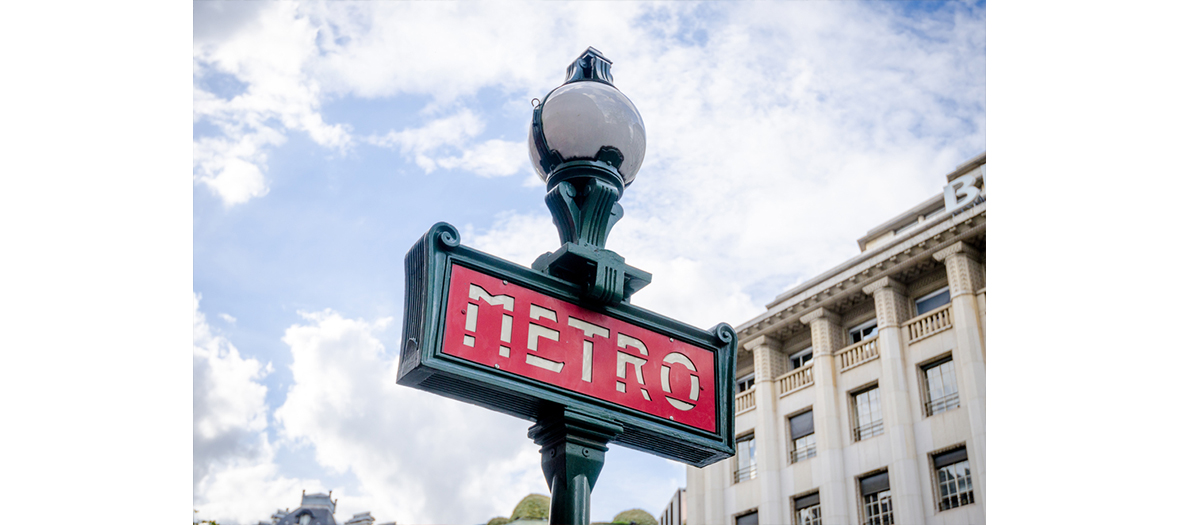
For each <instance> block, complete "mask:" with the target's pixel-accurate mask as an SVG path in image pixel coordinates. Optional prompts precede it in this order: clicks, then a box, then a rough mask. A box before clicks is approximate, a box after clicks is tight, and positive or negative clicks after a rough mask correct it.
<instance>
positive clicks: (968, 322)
mask: <svg viewBox="0 0 1180 525" xmlns="http://www.w3.org/2000/svg"><path fill="white" fill-rule="evenodd" d="M934 258H935V259H936V260H939V261H942V262H943V264H945V265H946V276H947V281H948V282H949V283H950V284H949V287H950V291H951V318H952V322H953V323H954V327H955V349H954V350H953V351H952V354H951V355H952V358H953V359H954V360H955V375H956V377H955V380H956V381H957V382H958V383H959V405H960V406H962V407H965V408H966V409H967V420H968V421H969V422H970V425H971V438H970V440H969V442H968V443H967V453H968V459H969V460H970V462H971V478H972V480H971V481H972V484H973V486H974V487H975V501H976V503H978V504H980V505H981V506H982V505H984V500H985V497H986V487H987V485H986V483H985V480H986V478H987V457H986V451H987V447H986V434H985V432H984V427H985V426H986V422H987V420H986V412H987V404H986V399H987V398H986V394H987V392H986V389H987V374H986V370H985V367H984V359H985V357H986V353H985V349H984V346H983V330H982V328H981V323H980V319H979V303H978V301H977V300H976V297H975V292H976V291H977V290H979V289H981V288H983V287H984V286H986V283H985V282H984V272H983V265H982V264H981V260H982V257H981V256H980V254H979V252H977V251H976V250H975V249H973V248H971V247H970V246H968V245H966V244H963V242H962V241H959V242H956V243H954V244H952V245H950V246H948V247H946V248H943V249H942V250H939V251H937V252H935V253H934Z"/></svg>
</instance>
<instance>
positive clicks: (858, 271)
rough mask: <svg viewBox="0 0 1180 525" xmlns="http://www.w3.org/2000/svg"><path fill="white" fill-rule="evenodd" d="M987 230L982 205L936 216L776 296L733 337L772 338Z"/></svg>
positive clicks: (739, 327) (984, 203) (984, 204)
mask: <svg viewBox="0 0 1180 525" xmlns="http://www.w3.org/2000/svg"><path fill="white" fill-rule="evenodd" d="M986 227H987V202H986V201H984V202H981V203H979V204H977V205H975V206H973V207H971V208H968V209H966V210H963V211H962V212H959V213H957V214H953V215H952V214H940V215H939V216H937V217H936V218H932V219H931V220H929V221H926V222H925V223H923V224H921V225H920V226H919V227H917V228H915V229H913V230H912V231H908V232H906V233H905V234H904V235H900V236H898V237H897V238H895V239H892V240H891V241H890V242H889V243H888V244H886V245H883V246H881V247H879V248H876V249H874V250H872V251H869V252H865V253H862V254H860V255H857V256H856V257H853V258H852V259H849V260H848V261H846V262H844V263H843V264H840V265H839V266H836V267H835V268H833V269H831V270H829V271H827V272H824V273H823V274H821V275H819V276H817V277H815V278H813V279H811V280H809V281H807V282H805V283H803V284H801V285H799V286H796V287H795V288H793V289H791V290H789V291H788V292H786V293H784V294H782V295H780V296H779V297H778V298H776V299H775V301H774V302H772V303H771V304H769V305H767V311H766V312H763V313H762V314H760V315H758V316H757V317H755V318H753V319H751V320H749V321H747V322H745V323H742V324H741V325H739V326H738V327H737V332H738V338H739V340H741V341H745V340H747V339H750V338H753V337H757V336H760V335H772V336H777V334H779V333H780V332H781V331H783V329H785V328H787V327H788V325H791V324H794V323H800V322H801V321H800V319H801V318H802V316H803V315H804V314H807V313H809V312H811V311H813V310H815V309H817V308H821V307H826V308H829V309H834V307H835V306H836V305H838V304H841V303H844V302H847V301H850V300H852V299H854V298H855V297H856V296H857V295H863V294H864V291H863V288H864V287H865V286H867V285H868V284H870V283H871V282H873V281H877V280H879V279H881V278H883V277H891V276H897V275H900V274H902V273H903V272H905V271H907V270H909V269H912V268H914V267H915V266H917V265H918V264H919V263H921V262H923V261H929V260H931V258H932V256H933V254H934V253H935V252H936V251H939V250H942V249H943V248H946V247H948V246H950V245H952V244H954V243H957V242H960V241H962V240H964V239H970V238H973V237H975V236H977V235H980V234H982V233H984V232H985V231H986Z"/></svg>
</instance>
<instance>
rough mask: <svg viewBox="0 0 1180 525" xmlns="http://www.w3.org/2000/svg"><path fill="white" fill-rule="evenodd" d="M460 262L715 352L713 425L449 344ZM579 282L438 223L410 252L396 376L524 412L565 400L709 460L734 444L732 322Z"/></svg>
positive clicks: (660, 445) (678, 454) (690, 460)
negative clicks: (484, 360) (596, 296)
mask: <svg viewBox="0 0 1180 525" xmlns="http://www.w3.org/2000/svg"><path fill="white" fill-rule="evenodd" d="M453 265H459V266H463V267H466V268H469V269H471V270H474V271H476V272H479V273H483V274H487V275H492V276H495V277H496V278H498V279H502V280H504V281H507V282H510V283H512V284H514V285H517V286H521V287H524V288H527V289H530V290H532V291H535V292H537V293H540V294H543V295H546V296H549V297H553V298H556V299H560V300H563V301H566V302H569V303H572V304H575V305H578V306H580V307H582V308H587V309H590V310H594V311H596V312H599V313H602V314H604V315H607V316H609V317H612V318H615V319H617V320H619V321H622V322H625V323H630V324H633V325H636V326H638V327H641V328H644V329H647V330H650V331H653V332H656V333H659V334H662V335H666V336H668V337H671V338H676V339H677V340H680V341H683V342H685V343H688V344H691V345H693V346H696V347H700V348H703V349H706V350H709V351H711V352H712V353H713V360H714V361H713V370H714V377H713V381H714V384H713V385H711V388H709V389H707V390H706V392H712V395H713V396H715V410H716V419H715V421H716V431H715V432H709V431H706V430H702V429H699V428H694V427H691V426H688V425H686V424H682V423H678V422H676V421H673V420H668V419H664V418H660V417H657V416H654V415H651V414H648V413H645V412H642V411H640V410H637V409H633V408H627V407H623V406H619V405H617V404H615V403H611V402H609V401H604V400H601V399H598V398H595V397H592V396H589V395H585V394H581V393H578V392H573V391H571V390H567V389H564V388H561V387H558V386H555V385H552V384H548V383H545V382H543V381H540V380H536V379H531V378H527V377H522V376H519V375H514V374H510V373H507V372H505V371H502V370H498V369H494V368H491V367H487V366H484V365H479V364H476V363H473V362H470V361H467V360H464V359H461V358H458V357H455V356H451V355H447V354H444V353H443V336H444V333H445V329H446V326H445V322H446V317H447V315H446V314H447V312H446V309H447V298H448V292H449V286H450V282H451V268H452V266H453ZM581 293H582V291H581V289H580V287H579V286H578V285H575V284H573V283H570V282H567V281H564V280H561V279H557V278H555V277H553V276H550V275H547V274H544V273H541V272H538V271H535V270H533V269H530V268H526V267H524V266H521V265H518V264H515V263H512V262H509V261H506V260H504V259H500V258H498V257H495V256H493V255H490V254H487V253H484V252H481V251H479V250H475V249H473V248H470V247H467V246H463V245H462V244H460V242H459V232H458V230H457V229H455V227H454V226H452V225H450V224H447V223H445V222H440V223H438V224H435V225H434V226H433V227H431V228H430V230H429V231H427V232H426V234H425V235H424V236H423V237H422V238H421V239H420V240H419V241H418V242H417V243H416V244H415V245H414V247H413V248H412V249H411V250H410V251H409V253H407V254H406V305H405V319H404V324H403V326H404V329H403V333H402V349H401V360H400V363H399V367H398V378H397V382H398V384H400V385H404V386H410V387H413V388H417V389H420V390H425V391H429V392H433V393H436V394H439V395H443V396H446V397H449V398H452V399H457V400H460V401H464V402H468V403H473V404H476V405H479V406H482V407H485V408H488V409H491V410H495V411H497V412H502V413H506V414H511V415H514V416H516V417H520V418H522V419H527V420H531V421H538V420H539V419H541V416H542V414H543V413H552V411H553V410H555V409H568V410H573V411H576V412H581V413H584V414H587V415H589V416H593V417H597V418H601V419H605V420H609V421H614V422H616V423H618V424H619V425H620V426H621V427H622V428H623V431H622V432H621V433H620V434H619V435H618V436H617V437H615V438H614V439H613V440H612V442H615V443H618V444H621V445H624V446H627V447H629V448H633V449H637V450H641V451H645V452H649V453H652V454H655V455H657V456H661V457H665V458H669V459H673V460H676V461H681V462H684V463H687V464H689V465H692V466H695V467H704V466H706V465H709V464H712V463H715V462H717V461H719V460H721V459H725V458H728V457H730V456H732V455H733V454H734V450H735V449H734V439H733V429H734V411H733V399H734V388H735V387H734V365H735V362H734V359H735V347H736V345H737V334H736V333H735V332H734V330H733V328H732V327H730V326H729V325H728V324H725V323H721V324H718V325H717V326H714V327H713V328H712V329H710V330H707V331H706V330H701V329H699V328H696V327H693V326H691V325H688V324H685V323H682V322H680V321H676V320H673V319H669V318H667V317H664V316H662V315H659V314H657V313H654V312H651V311H648V310H645V309H643V308H639V307H637V306H633V305H631V304H629V303H627V302H621V303H618V304H614V305H599V304H589V303H587V302H586V301H584V300H583V299H582V295H581Z"/></svg>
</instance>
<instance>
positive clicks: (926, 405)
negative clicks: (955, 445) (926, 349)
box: [918, 353, 962, 417]
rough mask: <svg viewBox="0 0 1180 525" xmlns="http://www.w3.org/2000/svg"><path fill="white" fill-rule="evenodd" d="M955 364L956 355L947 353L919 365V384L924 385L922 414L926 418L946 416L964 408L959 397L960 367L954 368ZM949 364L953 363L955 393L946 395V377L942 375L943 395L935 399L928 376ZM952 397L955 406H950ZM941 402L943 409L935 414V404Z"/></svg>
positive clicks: (952, 374) (952, 376)
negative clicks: (931, 371) (936, 369)
mask: <svg viewBox="0 0 1180 525" xmlns="http://www.w3.org/2000/svg"><path fill="white" fill-rule="evenodd" d="M954 362H955V359H954V355H953V354H951V353H947V354H944V355H942V356H939V357H936V358H934V359H931V360H929V361H927V362H925V363H922V364H919V365H918V379H919V380H920V381H919V383H920V384H921V385H922V414H923V416H924V417H933V416H936V415H938V414H944V413H946V412H950V411H951V410H956V409H958V408H959V407H961V406H962V399H961V398H960V397H959V375H958V372H957V369H958V367H956V366H954ZM947 363H951V371H950V372H951V373H950V377H951V379H952V380H953V381H954V387H955V391H954V393H953V394H946V393H945V392H946V381H945V376H944V375H942V374H940V376H941V377H942V379H943V386H942V391H943V395H942V396H941V397H939V398H938V399H934V391H933V390H932V389H931V388H930V376H929V375H928V372H929V371H930V370H933V369H935V368H938V367H941V366H943V365H945V364H947ZM951 397H953V398H954V399H953V402H954V404H955V405H954V406H949V404H950V403H951V402H952V400H951V399H950V398H951ZM939 402H942V406H943V408H942V409H941V410H939V411H938V412H935V411H934V404H935V403H939Z"/></svg>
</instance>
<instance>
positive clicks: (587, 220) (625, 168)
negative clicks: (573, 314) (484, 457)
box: [528, 47, 651, 525]
mask: <svg viewBox="0 0 1180 525" xmlns="http://www.w3.org/2000/svg"><path fill="white" fill-rule="evenodd" d="M610 66H611V61H610V60H608V59H607V58H606V57H604V56H603V55H602V53H600V52H599V51H598V50H597V49H594V48H593V47H590V48H587V49H586V51H584V52H583V53H582V55H581V56H579V57H578V59H577V60H575V61H574V62H573V63H572V64H570V65H569V67H568V68H566V79H565V83H563V84H562V85H561V86H558V87H557V88H556V89H554V90H553V91H550V92H549V94H548V95H546V96H545V99H544V100H542V101H540V103H538V104H537V105H536V106H535V107H534V108H533V121H532V125H530V126H529V141H528V145H529V157H530V158H531V159H532V161H533V168H534V169H536V170H537V175H538V176H540V177H541V180H542V181H544V182H545V187H546V190H547V193H546V194H545V204H546V205H548V206H549V212H550V213H551V214H552V215H553V224H554V226H556V227H557V232H558V236H559V237H560V238H561V242H562V246H561V247H560V248H559V249H558V250H557V251H556V252H551V253H546V254H544V255H542V256H540V257H538V258H537V260H536V261H535V262H534V263H533V269H534V270H537V271H539V272H542V273H547V274H550V275H553V276H554V277H557V278H559V279H563V280H565V281H569V282H571V283H574V284H577V285H580V286H581V287H582V288H581V290H582V298H583V300H585V301H587V302H588V303H592V304H593V303H597V304H617V303H619V302H622V301H626V300H628V299H629V298H630V297H631V294H633V293H635V292H636V291H638V290H639V289H640V288H642V287H644V286H646V285H647V284H648V283H650V282H651V274H650V273H647V272H645V271H643V270H640V269H638V268H635V267H632V266H629V265H627V264H625V262H624V260H623V257H622V256H620V255H619V254H617V253H615V252H612V251H610V250H607V249H606V238H607V235H609V234H610V230H611V228H612V227H614V225H615V223H617V222H618V221H619V219H621V218H622V217H623V207H622V206H620V205H619V202H618V201H619V198H620V197H622V195H623V191H624V190H626V189H627V186H629V185H631V183H632V182H633V181H634V180H635V175H636V174H637V173H638V172H639V167H640V166H641V165H642V164H643V155H644V153H645V151H646V149H647V133H646V130H645V129H644V126H643V117H641V116H640V115H639V111H638V110H637V109H635V105H634V104H632V103H631V100H630V99H628V98H627V96H626V95H624V94H623V92H621V91H619V90H618V88H616V87H615V85H614V77H613V76H612V75H611V72H610ZM622 430H623V428H622V427H621V426H619V425H618V424H617V423H616V422H614V421H610V420H608V419H603V418H600V417H594V416H591V415H589V414H586V413H582V412H576V411H572V410H569V409H567V408H559V407H553V408H552V409H550V410H547V411H545V413H543V415H542V416H541V417H540V418H538V420H537V424H536V425H533V426H532V427H531V428H529V437H530V438H532V439H533V441H534V442H535V443H536V444H538V445H540V446H541V470H542V471H543V472H544V474H545V481H546V482H547V483H548V484H549V489H550V492H551V497H550V500H549V501H550V507H549V523H550V524H551V525H589V523H590V492H591V491H592V490H593V489H594V483H595V481H597V480H598V474H599V473H600V472H602V467H603V463H604V462H605V460H606V450H607V446H606V445H607V443H608V442H610V441H611V440H613V439H614V438H615V437H616V436H617V435H618V434H619V433H620V432H622Z"/></svg>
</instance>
